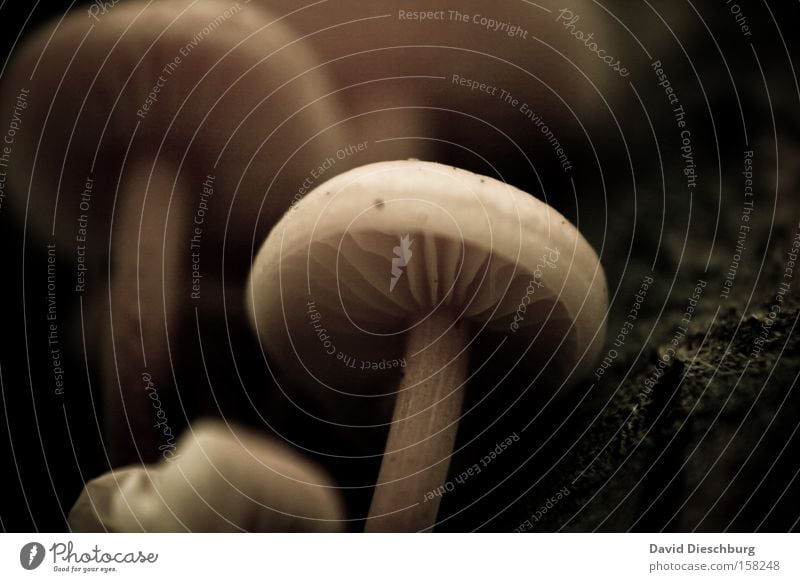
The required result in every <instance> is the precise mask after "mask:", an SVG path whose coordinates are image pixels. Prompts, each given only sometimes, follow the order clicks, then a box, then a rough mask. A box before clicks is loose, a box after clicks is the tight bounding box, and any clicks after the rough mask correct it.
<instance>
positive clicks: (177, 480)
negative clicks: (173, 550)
mask: <svg viewBox="0 0 800 582" xmlns="http://www.w3.org/2000/svg"><path fill="white" fill-rule="evenodd" d="M343 515H344V512H343V505H342V502H341V499H340V498H339V494H338V491H337V490H336V488H335V487H334V486H333V484H332V483H331V481H330V479H329V478H328V477H327V476H326V475H325V474H324V473H323V472H322V471H321V470H320V469H319V468H317V467H316V466H315V465H314V464H312V463H311V462H309V461H308V460H306V459H304V458H303V457H301V456H300V455H298V454H297V453H296V452H294V451H292V450H291V449H289V448H288V447H286V446H285V445H283V444H281V443H279V442H277V441H275V440H274V439H268V438H265V437H263V436H261V435H259V434H257V433H254V432H252V431H250V430H247V429H244V428H241V427H238V426H231V425H227V424H225V423H224V422H221V421H210V420H205V421H199V422H196V423H194V425H193V426H192V428H191V429H189V430H187V431H186V433H185V434H184V435H183V437H182V438H181V439H180V441H179V442H178V446H177V448H176V449H175V451H174V452H173V451H170V454H169V455H168V456H166V457H165V458H164V459H163V460H161V461H160V462H158V463H157V464H155V465H149V466H143V467H142V466H131V467H125V468H121V469H117V470H114V471H111V472H109V473H105V474H104V475H101V476H100V477H98V478H96V479H94V480H92V481H90V482H89V483H87V484H86V486H85V487H84V489H83V491H82V492H81V494H80V497H79V498H78V500H77V501H76V502H75V504H74V505H73V507H72V510H71V511H70V514H69V525H70V528H71V529H72V531H75V532H105V531H111V532H177V531H187V530H188V531H196V532H230V531H242V530H244V531H256V532H292V531H305V532H309V531H312V532H334V531H340V530H341V529H342V524H343V523H344V519H343Z"/></svg>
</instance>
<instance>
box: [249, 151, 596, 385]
mask: <svg viewBox="0 0 800 582" xmlns="http://www.w3.org/2000/svg"><path fill="white" fill-rule="evenodd" d="M403 237H407V239H406V240H407V242H402V239H403ZM409 243H410V244H409ZM404 245H405V247H406V249H405V250H404V249H403V247H404ZM396 247H399V248H398V249H396ZM407 251H410V253H409V252H407ZM393 259H395V264H394V265H393V262H392V261H393ZM398 259H399V260H398ZM393 266H394V267H400V268H399V272H398V271H397V270H395V272H394V273H393ZM395 275H396V281H395V282H394V283H392V281H393V280H394V279H395ZM248 293H249V297H248V306H249V308H250V309H251V310H252V312H251V317H252V321H253V324H254V326H255V328H256V329H257V330H258V333H259V336H260V337H261V340H262V342H263V346H264V348H265V349H266V351H267V352H268V353H270V354H273V355H274V356H275V361H276V362H277V363H278V365H279V367H281V368H283V369H284V370H290V371H291V374H292V376H291V381H293V382H294V381H296V379H297V376H296V374H297V373H301V374H303V375H304V376H305V377H306V378H308V379H313V380H312V384H314V383H320V384H322V385H325V386H327V388H328V389H329V390H332V391H334V392H344V393H359V394H370V395H372V394H374V392H375V390H376V387H375V384H376V381H377V380H379V379H380V374H381V373H383V374H384V376H388V375H392V373H394V374H396V373H397V372H399V371H400V370H398V367H400V366H402V364H399V365H398V364H393V362H395V361H396V360H397V359H398V358H402V355H403V354H402V347H403V343H402V340H403V334H404V333H405V332H406V331H407V330H408V329H410V327H411V326H414V325H416V324H418V323H419V322H421V321H423V320H424V319H425V318H426V317H427V316H428V315H429V314H430V313H432V312H433V311H436V310H442V309H447V310H449V311H450V312H451V314H452V316H453V317H454V319H456V318H458V319H465V320H469V321H471V322H473V324H474V326H475V329H476V331H480V330H484V331H486V332H491V333H496V334H502V335H505V336H506V337H507V339H508V340H509V341H511V342H513V343H516V344H518V345H519V344H522V345H531V349H530V350H529V351H528V354H527V355H526V357H525V361H524V363H527V364H531V365H537V366H543V365H545V363H547V364H546V368H547V370H546V371H545V373H546V375H547V376H548V377H550V378H555V379H558V380H560V381H564V382H566V383H567V384H569V383H571V382H572V381H574V380H577V379H579V378H580V377H581V376H582V375H583V374H584V373H585V372H586V371H587V370H588V369H589V367H590V366H591V365H592V363H593V361H594V359H595V357H596V356H597V354H598V353H599V351H600V350H601V348H602V343H603V341H604V335H605V333H604V332H605V315H606V309H607V305H608V296H607V289H606V280H605V275H604V273H603V269H602V267H601V265H600V263H599V260H598V257H597V255H596V254H595V252H594V250H593V249H592V248H591V246H590V245H589V244H588V243H587V242H586V240H585V239H584V238H583V236H582V235H581V234H580V233H579V232H578V231H577V229H576V228H575V227H574V226H573V225H572V224H570V223H569V221H567V220H566V219H565V218H564V217H563V216H562V215H561V214H559V213H558V212H557V211H556V210H554V209H553V208H551V207H550V206H548V205H547V204H545V203H543V202H541V201H539V200H537V199H535V198H534V197H532V196H530V195H529V194H526V193H524V192H522V191H520V190H517V189H515V188H513V187H511V186H509V185H507V184H505V183H502V182H499V181H497V180H494V179H491V178H488V177H482V176H479V175H476V174H473V173H471V172H467V171H464V170H460V169H457V168H452V167H448V166H443V165H440V164H435V163H429V162H420V161H414V160H410V161H395V162H383V163H377V164H371V165H368V166H364V167H361V168H357V169H355V170H352V171H350V172H347V173H345V174H342V175H339V176H337V177H335V178H333V179H332V180H330V181H328V182H327V183H325V184H323V185H321V186H320V187H319V188H317V189H316V190H314V191H313V192H312V193H310V194H309V195H308V196H307V197H306V198H304V199H303V200H301V201H300V202H299V203H298V204H297V206H296V207H295V208H293V209H292V210H291V211H290V212H289V213H288V214H287V215H286V216H285V217H284V218H283V219H282V220H281V221H280V222H279V223H278V224H277V225H276V226H275V228H274V229H273V230H272V232H271V233H270V235H269V237H268V238H267V240H266V241H265V243H264V245H263V246H262V248H261V251H260V252H259V254H258V257H257V259H256V261H255V264H254V267H253V270H252V273H251V280H250V284H249V286H248ZM310 301H311V302H313V304H312V305H309V302H310ZM515 318H516V319H515ZM320 330H324V332H323V333H324V334H325V335H326V336H327V338H323V337H322V335H321V333H320ZM328 342H330V343H328ZM550 356H553V358H552V359H550ZM348 357H351V358H354V359H355V361H356V362H370V363H376V362H377V363H380V362H384V366H383V370H381V367H380V365H379V366H378V368H377V369H376V370H373V369H372V366H371V365H370V366H369V367H368V368H367V369H366V370H364V369H363V368H362V367H361V365H360V364H358V365H357V366H356V367H355V368H354V367H353V366H348V365H346V362H347V361H348V359H347V358H348ZM548 360H549V362H548ZM315 389H317V390H325V388H322V387H321V386H319V385H318V386H316V388H315Z"/></svg>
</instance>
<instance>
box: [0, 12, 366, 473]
mask: <svg viewBox="0 0 800 582" xmlns="http://www.w3.org/2000/svg"><path fill="white" fill-rule="evenodd" d="M316 62H317V61H316V59H315V57H314V56H313V54H312V53H311V52H310V51H309V50H308V47H307V45H306V44H304V43H303V42H301V41H300V40H298V38H297V37H296V35H295V34H294V33H293V31H292V30H291V28H289V27H288V26H287V25H286V24H285V22H283V21H282V20H281V19H279V18H277V17H276V16H273V15H271V14H270V13H269V12H268V11H266V10H265V9H264V8H263V7H261V6H258V5H256V3H235V4H232V3H227V2H224V1H222V0H200V1H196V0H173V1H170V2H151V1H143V0H142V1H134V2H125V3H122V4H119V5H116V6H114V8H113V10H108V11H107V12H104V13H103V14H102V15H96V17H95V18H91V17H88V18H87V15H86V13H85V12H83V11H75V12H73V13H71V14H69V15H68V16H66V17H65V18H64V19H62V20H60V21H58V22H57V23H53V24H52V25H50V26H48V27H45V28H44V29H43V30H41V31H39V33H38V34H37V35H35V36H33V37H32V38H31V39H29V40H28V41H27V42H26V43H25V44H24V46H23V47H22V48H21V49H20V50H19V51H16V52H15V54H14V59H13V61H12V63H11V65H10V67H9V70H8V72H7V74H6V75H4V78H3V82H4V87H5V88H6V89H7V90H6V91H4V94H6V95H10V94H17V93H18V92H19V91H17V89H18V88H20V87H22V88H24V89H26V91H27V98H26V106H25V109H24V111H23V112H22V114H21V116H22V126H21V130H20V131H19V132H18V133H17V135H16V139H15V143H14V145H13V151H12V152H11V154H10V156H11V165H10V167H9V170H8V172H9V176H8V181H9V186H10V189H13V191H14V194H13V196H9V197H8V198H9V201H10V202H11V205H12V206H13V207H14V208H15V210H16V211H17V212H18V213H19V215H20V216H24V217H25V219H26V221H27V223H28V228H29V229H30V231H31V232H32V233H33V235H34V236H35V237H37V238H38V240H39V241H47V242H50V243H53V244H54V247H53V248H54V249H55V254H56V256H57V257H58V258H59V259H60V260H62V261H63V262H64V263H66V264H67V265H70V266H72V267H73V272H74V277H73V278H72V280H70V281H69V282H66V281H63V283H62V281H59V291H67V289H69V288H72V290H74V292H75V294H76V295H77V296H78V297H79V298H80V299H81V300H82V301H83V307H84V308H85V313H86V319H87V320H88V321H89V322H91V320H92V319H93V318H94V319H95V320H96V324H95V325H96V326H101V329H102V333H97V332H96V331H95V330H93V329H91V328H92V326H91V325H89V324H87V326H86V327H87V335H88V336H89V337H88V339H87V340H86V343H87V344H88V350H87V351H88V353H89V354H90V357H92V356H93V359H94V358H96V361H97V363H98V364H99V365H100V366H102V380H103V385H104V388H105V390H106V392H105V394H104V397H105V401H106V402H105V408H106V431H107V435H108V437H109V438H108V448H109V451H110V453H111V461H112V464H118V463H125V462H131V461H134V460H138V459H140V458H145V459H147V458H152V457H153V456H154V455H157V454H158V453H157V450H156V445H158V444H159V443H161V442H163V441H164V440H165V439H171V438H172V436H173V433H172V432H171V431H172V430H175V433H174V434H177V430H176V429H173V428H170V434H169V435H167V434H162V433H163V432H164V429H163V427H162V428H159V427H158V425H159V424H160V421H161V419H160V418H154V416H153V414H154V410H153V408H152V405H151V404H152V403H151V399H150V398H148V392H149V391H151V388H152V390H154V391H156V392H157V393H158V395H159V396H158V397H159V401H160V402H163V404H164V407H165V408H166V407H168V406H169V403H170V402H171V404H172V406H173V408H172V412H173V415H172V423H173V426H174V423H175V422H177V421H179V418H177V415H178V414H179V412H178V411H180V413H184V410H186V409H191V405H190V404H189V401H190V400H191V399H192V398H193V397H194V395H192V394H189V395H188V396H187V397H185V398H183V399H182V401H181V402H180V403H177V402H175V400H176V395H175V394H174V391H175V386H176V385H177V384H178V382H179V376H180V372H181V371H180V370H178V371H176V370H175V368H174V367H173V358H175V357H177V355H178V354H177V352H178V351H179V350H180V349H181V346H182V345H186V342H181V341H176V340H177V338H185V337H186V335H187V334H188V335H190V336H194V335H196V329H197V327H196V322H195V309H196V308H197V309H200V314H201V316H202V314H203V313H204V311H203V309H204V308H208V311H210V312H212V314H213V315H214V317H219V318H220V319H221V316H220V315H219V314H220V313H223V312H224V310H225V305H224V298H223V294H222V291H223V287H224V288H225V289H227V293H228V296H230V295H233V296H236V291H239V292H241V291H242V288H243V285H244V281H245V280H246V275H247V271H248V269H249V256H250V249H251V245H252V240H253V237H256V239H257V240H261V238H263V235H258V234H257V233H258V232H259V231H261V232H263V233H266V232H267V230H268V229H269V227H270V226H271V224H272V223H274V222H275V221H276V220H277V219H278V218H279V217H280V216H281V215H282V214H283V213H284V212H285V211H286V209H287V208H289V206H290V204H291V203H292V200H293V195H294V194H295V193H296V192H297V190H298V188H299V187H300V186H301V184H303V182H304V180H305V179H306V177H307V176H308V175H309V171H310V170H311V169H312V168H313V167H314V166H316V165H317V164H318V163H320V162H321V161H322V160H325V159H326V158H328V157H330V156H331V155H333V152H335V151H336V150H337V148H341V147H345V146H346V145H347V144H348V143H352V142H353V141H354V140H350V139H348V138H347V136H346V135H345V134H344V133H343V132H342V131H341V130H339V129H337V128H336V122H337V121H338V119H339V117H340V116H339V114H338V113H337V108H336V106H335V103H334V102H333V101H332V100H331V99H330V98H326V95H327V94H328V93H330V89H329V88H328V86H327V81H326V79H325V77H324V75H323V74H322V73H321V72H320V71H318V70H315V66H316ZM12 89H13V90H12ZM6 105H7V103H6V104H4V105H3V108H2V109H3V110H10V108H9V107H7V106H6ZM223 267H224V271H223ZM106 279H107V280H106ZM106 285H107V286H106ZM236 306H237V308H238V307H239V306H240V303H239V302H238V301H237V302H236ZM226 316H227V314H226ZM63 323H64V322H63V321H62V322H61V324H62V327H66V326H64V325H63ZM245 326H246V324H245ZM78 329H81V327H78ZM64 335H65V334H62V338H61V340H62V343H68V342H67V341H66V338H65V337H64ZM94 335H98V336H100V335H102V336H105V337H104V338H103V340H102V341H96V340H95V339H94V337H93V336H94ZM74 344H75V345H78V346H80V345H82V344H81V341H80V339H79V340H78V341H76V342H74ZM194 358H196V351H195V353H194V354H193V363H194V362H196V359H194ZM75 377H76V378H77V377H78V372H77V371H76V374H75ZM200 377H201V378H202V379H203V380H205V378H204V377H203V376H202V374H201V375H200ZM179 406H180V408H179ZM154 425H156V426H155V428H154Z"/></svg>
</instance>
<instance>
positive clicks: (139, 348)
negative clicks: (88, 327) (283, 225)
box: [103, 161, 191, 465]
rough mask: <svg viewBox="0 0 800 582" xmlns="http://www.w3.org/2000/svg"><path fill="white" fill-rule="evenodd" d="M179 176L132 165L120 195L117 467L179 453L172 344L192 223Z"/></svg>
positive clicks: (111, 347) (112, 315) (110, 413)
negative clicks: (171, 451)
mask: <svg viewBox="0 0 800 582" xmlns="http://www.w3.org/2000/svg"><path fill="white" fill-rule="evenodd" d="M151 172H152V175H151ZM175 174H176V171H175V169H174V167H173V166H172V165H171V164H169V163H162V162H156V163H155V165H154V164H153V163H152V162H149V163H148V162H145V161H141V162H137V161H134V162H133V163H132V164H131V165H130V166H129V167H128V168H126V169H125V176H123V182H122V183H121V184H120V188H119V192H118V193H117V210H116V212H115V214H116V216H115V218H114V221H113V223H112V229H113V230H112V233H111V242H110V250H109V252H110V253H111V261H112V265H111V272H110V273H109V310H110V312H109V316H108V322H107V323H108V325H107V334H108V335H107V338H108V339H107V342H106V345H105V346H104V347H105V350H107V351H106V353H105V357H104V362H103V366H104V374H103V379H104V384H105V391H106V392H105V396H106V402H105V412H106V419H107V420H106V435H107V439H108V443H107V448H108V450H109V453H110V459H111V462H112V464H113V465H119V464H124V463H132V462H141V461H142V460H144V461H153V460H155V459H157V458H158V456H159V451H160V450H163V447H164V446H172V447H174V442H175V439H176V438H177V435H178V431H179V428H180V426H181V425H180V423H179V418H177V417H175V416H174V409H171V408H172V407H171V405H173V399H174V395H175V390H174V386H173V385H174V382H173V374H172V367H171V358H170V352H169V348H170V346H169V337H170V336H171V337H175V331H176V329H175V328H176V326H177V325H179V320H178V319H179V318H178V306H179V304H180V300H181V297H180V294H181V290H182V289H183V285H181V284H180V283H181V281H184V280H185V276H183V274H184V273H186V272H187V270H188V269H189V264H188V262H184V261H183V260H182V259H183V258H184V257H186V258H187V259H188V253H187V252H186V249H187V248H188V245H189V241H188V240H187V236H186V233H187V232H188V231H187V229H188V228H189V224H188V223H189V221H190V220H191V219H190V217H189V216H188V212H187V211H188V209H185V208H183V205H185V204H186V203H187V202H186V199H185V192H184V191H183V188H184V184H182V182H181V181H180V180H179V181H178V182H177V184H176V183H175ZM173 190H175V191H174V192H173ZM170 198H172V203H171V206H172V210H171V211H170V210H169V208H170ZM184 263H185V264H184ZM187 297H188V293H187ZM170 412H172V413H173V415H170ZM159 447H161V448H159Z"/></svg>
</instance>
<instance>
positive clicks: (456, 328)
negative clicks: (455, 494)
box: [365, 313, 469, 532]
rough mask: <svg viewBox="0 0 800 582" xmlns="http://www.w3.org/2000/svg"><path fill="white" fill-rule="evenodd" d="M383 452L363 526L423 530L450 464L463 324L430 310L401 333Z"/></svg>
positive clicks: (461, 380)
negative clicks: (402, 364) (399, 367)
mask: <svg viewBox="0 0 800 582" xmlns="http://www.w3.org/2000/svg"><path fill="white" fill-rule="evenodd" d="M407 342H408V343H407V344H406V361H407V362H408V365H407V367H406V369H405V375H404V376H403V380H402V381H401V383H400V387H399V391H398V394H397V400H396V402H395V407H394V415H393V418H392V425H391V428H390V429H389V437H388V438H387V441H386V452H385V453H384V456H383V461H382V463H381V470H380V474H379V476H378V482H377V484H376V486H375V492H374V494H373V497H372V505H371V506H370V510H369V517H368V519H367V523H366V527H365V531H368V532H381V531H387V532H397V531H423V530H430V529H431V528H432V526H433V525H434V523H435V522H436V515H437V513H438V511H439V502H440V500H441V492H442V491H441V489H440V487H441V486H442V485H444V483H445V479H446V478H447V471H448V469H449V467H450V455H451V454H452V451H453V445H454V444H455V440H456V431H457V430H458V419H459V416H460V414H461V405H462V402H463V400H464V390H463V388H464V385H465V382H466V378H467V370H468V366H467V364H468V357H467V350H466V346H467V344H468V342H469V335H468V326H467V325H466V323H464V322H461V321H457V320H455V318H454V317H453V316H452V315H450V314H438V313H435V314H431V315H430V316H429V317H428V318H427V319H425V320H424V321H422V322H421V323H419V324H418V325H417V326H415V327H414V328H413V329H412V330H411V331H410V332H409V334H408V339H407Z"/></svg>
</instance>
